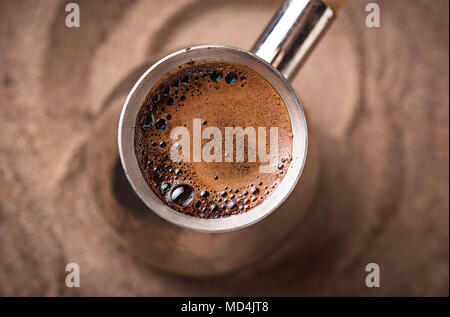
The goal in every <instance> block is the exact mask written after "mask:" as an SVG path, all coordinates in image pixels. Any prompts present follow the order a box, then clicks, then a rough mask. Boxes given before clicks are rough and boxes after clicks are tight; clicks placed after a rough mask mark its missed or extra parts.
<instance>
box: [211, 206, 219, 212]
mask: <svg viewBox="0 0 450 317" xmlns="http://www.w3.org/2000/svg"><path fill="white" fill-rule="evenodd" d="M209 210H211V211H212V212H217V211H218V210H219V207H217V205H216V204H212V205H211V206H210V207H209Z"/></svg>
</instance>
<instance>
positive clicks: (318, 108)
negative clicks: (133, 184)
mask: <svg viewBox="0 0 450 317" xmlns="http://www.w3.org/2000/svg"><path fill="white" fill-rule="evenodd" d="M77 3H79V4H80V7H81V28H79V29H69V28H66V27H65V25H64V21H65V17H66V12H65V11H64V7H65V2H64V1H51V0H48V1H39V2H37V1H13V0H0V21H1V22H0V70H1V71H0V96H1V97H2V98H1V99H2V102H1V107H0V126H1V128H2V133H1V134H0V295H43V296H57V295H62V296H73V295H76V296H79V295H82V296H88V295H114V296H115V295H138V296H144V295H145V296H152V295H168V296H176V295H178V296H185V295H190V296H195V295H205V296H206V295H224V296H231V295H248V296H252V295H294V296H295V295H313V296H315V295H332V296H337V295H363V296H366V295H367V296H381V295H387V296H389V295H410V296H411V295H448V278H449V276H448V273H449V266H448V250H449V236H448V231H449V230H448V229H449V217H448V215H449V196H448V189H449V188H448V187H449V186H448V184H449V183H448V175H449V169H448V167H449V165H448V160H449V156H448V153H449V152H448V151H449V147H448V145H449V143H448V142H449V140H448V132H449V130H448V128H449V126H448V124H449V117H448V115H449V97H448V84H449V81H448V78H449V74H448V67H449V65H448V53H449V50H448V48H449V46H448V40H449V35H448V21H449V17H448V9H449V8H448V1H444V0H442V1H441V0H434V1H411V0H408V1H407V0H395V1H381V0H380V1H377V3H379V5H380V7H381V25H382V27H381V28H379V29H373V28H367V27H366V26H365V23H364V21H365V16H366V13H365V11H364V7H365V3H366V1H355V0H354V1H349V4H348V5H347V6H346V7H345V8H344V9H343V10H342V12H341V15H340V16H339V18H338V20H337V21H336V23H335V25H334V26H333V28H332V29H331V30H330V32H329V33H328V34H327V36H326V37H325V38H324V40H323V41H322V43H321V44H320V45H319V47H318V48H317V50H316V51H315V52H314V54H313V55H312V56H311V59H310V60H309V61H308V63H307V64H306V65H305V67H304V68H303V69H302V70H301V72H300V73H299V75H298V76H297V78H296V79H295V80H294V81H293V86H294V88H295V89H296V91H297V92H298V94H299V96H300V98H301V99H302V101H303V103H304V104H305V108H306V109H307V111H308V113H309V118H308V119H309V123H310V125H311V126H312V127H313V128H314V129H315V131H316V133H317V135H318V144H319V145H320V150H321V154H322V156H321V166H322V169H321V174H320V179H319V186H318V190H317V193H316V198H315V201H314V203H313V206H312V209H311V212H310V213H309V214H308V215H307V216H306V217H305V219H304V221H303V222H302V223H301V225H300V227H299V228H298V233H297V235H298V236H299V238H300V241H301V243H300V244H299V245H298V247H297V249H296V250H295V252H293V253H292V254H291V255H290V256H288V257H287V258H285V259H284V260H283V262H282V263H278V265H276V266H273V267H271V268H264V269H262V268H258V267H255V268H254V269H246V270H242V271H241V272H238V273H234V274H230V275H227V276H220V277H212V278H208V279H196V278H187V277H181V276H176V275H172V274H167V273H163V272H160V271H158V270H155V269H152V268H150V267H149V266H148V265H146V264H144V263H143V262H142V261H141V260H140V259H139V258H137V257H136V256H134V255H133V253H132V252H131V251H130V250H129V249H128V248H126V247H125V246H123V245H122V244H121V243H120V241H119V239H117V235H116V233H115V230H114V229H113V228H112V227H111V225H110V224H109V222H108V221H107V220H106V219H105V217H104V212H103V211H104V208H108V207H107V206H109V205H111V204H116V205H119V206H122V208H123V209H124V210H131V209H133V208H135V209H139V208H141V207H142V206H141V205H140V203H139V201H136V198H135V197H134V196H133V194H132V193H131V192H130V190H129V188H128V187H127V184H126V182H125V180H124V179H123V175H122V173H121V169H120V166H119V165H118V164H117V149H116V139H115V133H116V132H115V131H116V126H117V120H118V116H119V112H120V109H121V106H122V104H123V101H124V98H125V96H126V94H127V93H128V91H129V89H130V87H131V85H132V84H133V83H134V81H135V80H136V78H138V76H139V75H140V74H141V73H142V72H143V71H144V70H145V69H146V67H147V66H148V65H149V64H151V63H152V62H153V61H155V60H156V59H157V58H159V57H162V56H164V55H165V54H167V53H169V52H171V51H173V50H175V49H179V48H182V47H184V46H190V45H194V44H206V43H220V44H229V45H234V46H238V47H243V48H250V47H251V45H252V44H253V42H254V41H255V40H256V38H257V36H258V35H259V33H260V32H261V31H262V30H263V29H264V27H265V24H266V23H267V22H268V21H269V20H270V18H271V16H272V15H273V13H274V12H275V11H276V8H277V7H278V6H279V5H280V3H281V2H280V1H268V0H267V1H261V0H248V1H236V0H231V1H215V0H213V1H211V0H180V1H178V0H177V1H162V0H152V1H150V0H147V1H146V0H141V1H125V0H115V1H100V0H95V1H88V0H80V1H77ZM96 153H97V154H98V153H103V154H104V153H110V155H103V156H98V155H97V154H96ZM105 156H106V159H105ZM111 167H112V168H111ZM97 168H99V169H97ZM102 168H103V170H102ZM104 170H107V171H109V172H108V173H104ZM95 171H101V172H100V173H98V172H97V173H96V174H94V172H95ZM105 192H109V193H112V194H111V195H106V194H104V193H105ZM69 262H76V263H78V264H79V265H80V268H81V287H80V288H77V289H69V288H66V287H65V283H64V281H65V276H66V273H65V271H64V269H65V266H66V264H67V263H69ZM370 262H376V263H378V264H379V265H380V267H381V287H380V288H378V289H368V288H366V287H365V285H364V278H365V272H364V268H365V265H366V264H367V263H370Z"/></svg>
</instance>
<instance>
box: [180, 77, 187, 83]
mask: <svg viewBox="0 0 450 317" xmlns="http://www.w3.org/2000/svg"><path fill="white" fill-rule="evenodd" d="M181 81H182V82H183V83H187V82H188V81H189V76H187V75H186V76H184V77H183V78H182V79H181Z"/></svg>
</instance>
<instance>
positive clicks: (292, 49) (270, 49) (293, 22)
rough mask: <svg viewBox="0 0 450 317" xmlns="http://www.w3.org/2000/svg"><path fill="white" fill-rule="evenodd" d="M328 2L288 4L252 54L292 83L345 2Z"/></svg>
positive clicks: (299, 0) (312, 0)
mask: <svg viewBox="0 0 450 317" xmlns="http://www.w3.org/2000/svg"><path fill="white" fill-rule="evenodd" d="M325 1H326V2H327V3H328V4H327V3H325V2H324V1H321V0H287V1H286V2H285V3H284V4H283V6H282V7H281V8H280V9H279V10H278V12H277V13H276V14H275V16H274V17H273V18H272V21H271V22H270V23H269V25H268V26H267V27H266V29H265V30H264V32H263V33H262V35H261V36H260V37H259V39H258V41H257V42H256V44H255V45H254V46H253V48H252V50H251V51H252V52H253V53H254V54H256V55H257V56H259V57H261V58H262V59H264V60H265V61H267V62H268V63H270V64H272V65H273V66H275V67H276V68H277V69H278V70H279V71H280V72H281V73H282V74H283V75H284V77H286V78H287V79H288V80H290V79H292V78H293V77H294V76H295V74H296V73H297V71H298V70H299V68H300V66H301V65H302V64H303V63H304V61H305V60H306V58H307V57H308V55H309V53H311V51H312V49H313V48H314V46H315V45H316V44H317V43H318V42H319V40H320V38H321V36H322V35H323V34H324V33H325V31H326V30H327V29H328V27H329V26H330V25H331V23H332V21H333V20H334V17H335V12H337V10H338V9H339V8H340V7H341V6H342V5H343V4H344V3H345V1H346V0H325Z"/></svg>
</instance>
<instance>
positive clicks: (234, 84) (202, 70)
mask: <svg viewBox="0 0 450 317" xmlns="http://www.w3.org/2000/svg"><path fill="white" fill-rule="evenodd" d="M195 118H200V119H201V122H202V126H201V128H203V129H205V128H207V127H218V128H220V129H221V130H222V131H223V129H224V128H225V127H243V128H245V127H255V128H256V127H277V128H278V153H279V161H278V162H277V164H276V165H277V168H276V172H275V173H269V174H268V173H261V172H260V170H259V167H260V165H261V162H258V161H257V162H248V160H247V158H248V153H247V151H246V153H245V158H246V160H245V161H244V162H236V161H235V160H233V162H224V161H222V162H209V163H208V162H203V161H201V162H192V160H190V161H189V162H183V161H182V162H174V161H173V160H172V159H171V156H170V148H171V147H172V146H173V144H174V143H176V141H175V140H172V139H171V138H170V131H171V129H172V128H174V127H185V128H187V129H188V130H189V132H190V134H191V135H192V134H193V119H195ZM208 141H209V140H202V145H204V144H205V143H207V142H208ZM235 143H236V142H235V141H234V148H235V146H236V144H235ZM247 146H248V142H247V139H245V143H244V148H245V149H247ZM268 151H269V147H268V145H267V152H268ZM135 152H136V158H137V161H138V164H139V168H140V170H141V172H142V175H143V176H144V178H145V180H146V182H147V184H148V185H149V186H150V187H151V189H152V190H153V191H154V192H155V194H156V195H157V196H158V197H159V198H160V199H162V200H163V201H164V202H165V203H166V204H167V205H168V206H170V207H172V208H173V209H175V210H177V211H179V212H182V213H185V214H189V215H192V216H198V217H203V218H217V217H223V216H229V215H233V214H237V213H241V212H247V211H249V210H251V209H252V208H254V207H256V206H257V205H259V204H261V203H262V202H263V201H264V200H265V199H267V197H269V196H270V195H271V194H272V192H273V191H274V190H275V188H276V187H277V186H278V185H279V184H280V182H281V181H282V179H283V177H284V175H285V173H286V171H287V168H288V167H289V164H290V162H291V160H292V129H291V124H290V120H289V115H288V112H287V109H286V106H285V104H284V102H283V100H282V99H281V97H280V96H279V95H278V93H277V92H276V90H275V89H274V88H273V87H272V86H271V85H270V84H269V83H268V82H267V81H266V80H265V79H264V78H262V77H261V76H260V75H259V74H257V73H256V72H254V71H252V70H251V69H249V68H247V67H245V66H243V65H238V64H231V63H228V62H222V61H204V62H197V63H192V62H191V63H187V64H185V65H182V66H180V67H179V68H178V69H177V70H175V71H174V72H172V73H170V74H168V75H167V76H166V77H165V78H163V79H162V80H161V81H160V82H159V83H158V84H157V85H155V87H154V88H152V89H151V91H150V92H149V94H148V96H147V98H146V100H145V101H144V103H143V104H142V106H141V109H140V111H139V113H138V115H137V118H136V127H135ZM190 152H191V156H192V142H191V151H190ZM222 152H223V153H225V151H224V148H223V149H222ZM266 164H267V163H266Z"/></svg>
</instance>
